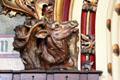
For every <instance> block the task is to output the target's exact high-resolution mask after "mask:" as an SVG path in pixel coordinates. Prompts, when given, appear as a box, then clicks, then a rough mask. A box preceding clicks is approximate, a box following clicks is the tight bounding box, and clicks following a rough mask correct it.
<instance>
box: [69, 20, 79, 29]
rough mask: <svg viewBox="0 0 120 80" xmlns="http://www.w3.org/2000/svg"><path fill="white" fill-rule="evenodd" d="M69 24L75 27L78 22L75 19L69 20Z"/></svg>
mask: <svg viewBox="0 0 120 80" xmlns="http://www.w3.org/2000/svg"><path fill="white" fill-rule="evenodd" d="M70 24H71V27H72V28H75V27H77V26H78V22H77V21H71V22H70Z"/></svg>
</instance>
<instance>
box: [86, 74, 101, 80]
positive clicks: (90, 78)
mask: <svg viewBox="0 0 120 80" xmlns="http://www.w3.org/2000/svg"><path fill="white" fill-rule="evenodd" d="M88 80H99V75H98V74H88Z"/></svg>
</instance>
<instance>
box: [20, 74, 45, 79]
mask: <svg viewBox="0 0 120 80" xmlns="http://www.w3.org/2000/svg"><path fill="white" fill-rule="evenodd" d="M21 80H46V74H21Z"/></svg>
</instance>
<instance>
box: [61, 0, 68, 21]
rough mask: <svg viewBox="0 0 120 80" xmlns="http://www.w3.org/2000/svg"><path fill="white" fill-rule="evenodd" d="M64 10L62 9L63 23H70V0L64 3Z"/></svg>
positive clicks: (65, 0)
mask: <svg viewBox="0 0 120 80" xmlns="http://www.w3.org/2000/svg"><path fill="white" fill-rule="evenodd" d="M61 6H63V9H62V21H68V16H69V8H70V0H64V1H63V5H61Z"/></svg>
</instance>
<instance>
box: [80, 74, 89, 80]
mask: <svg viewBox="0 0 120 80" xmlns="http://www.w3.org/2000/svg"><path fill="white" fill-rule="evenodd" d="M87 77H88V75H87V74H80V80H87V79H88V78H87Z"/></svg>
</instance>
